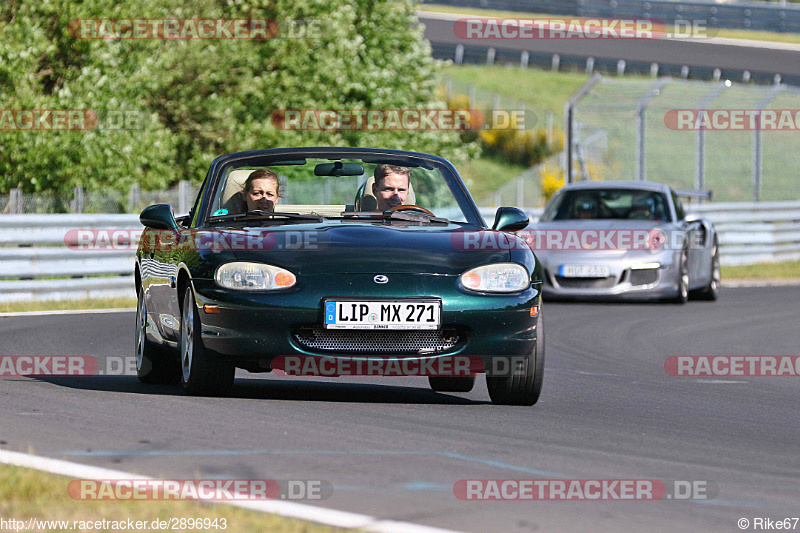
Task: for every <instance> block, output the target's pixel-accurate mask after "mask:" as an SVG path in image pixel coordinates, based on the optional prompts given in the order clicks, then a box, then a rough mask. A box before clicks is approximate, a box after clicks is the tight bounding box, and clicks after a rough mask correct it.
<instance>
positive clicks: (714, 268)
mask: <svg viewBox="0 0 800 533" xmlns="http://www.w3.org/2000/svg"><path fill="white" fill-rule="evenodd" d="M721 280H722V275H721V269H720V266H719V242H718V241H717V236H716V235H715V236H714V243H713V244H712V248H711V279H710V280H709V282H708V285H706V286H705V287H703V288H702V289H700V290H698V291H697V293H696V294H695V293H693V294H692V296H693V297H695V298H697V299H698V300H710V301H714V300H716V299H717V296H719V286H720V283H721Z"/></svg>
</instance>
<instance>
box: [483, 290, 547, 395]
mask: <svg viewBox="0 0 800 533" xmlns="http://www.w3.org/2000/svg"><path fill="white" fill-rule="evenodd" d="M544 352H545V337H544V317H543V315H542V302H541V299H540V300H539V318H538V319H537V325H536V344H535V345H534V348H533V351H532V352H531V353H530V354H528V355H527V356H526V357H525V358H524V360H523V361H522V368H520V369H517V370H515V371H514V372H513V375H511V376H489V375H487V376H486V385H487V387H488V388H489V397H490V398H491V399H492V403H495V404H498V405H534V404H535V403H536V402H537V401H538V400H539V395H540V394H541V393H542V385H543V384H544Z"/></svg>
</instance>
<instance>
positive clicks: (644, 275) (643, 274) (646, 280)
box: [630, 268, 658, 285]
mask: <svg viewBox="0 0 800 533" xmlns="http://www.w3.org/2000/svg"><path fill="white" fill-rule="evenodd" d="M630 278H631V285H650V284H651V283H655V282H656V280H658V270H656V269H655V268H647V269H643V270H631V275H630Z"/></svg>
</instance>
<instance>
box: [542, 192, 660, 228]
mask: <svg viewBox="0 0 800 533" xmlns="http://www.w3.org/2000/svg"><path fill="white" fill-rule="evenodd" d="M580 219H593V220H597V219H617V220H620V219H621V220H654V221H666V222H669V221H670V220H671V216H670V213H669V204H668V202H667V197H666V196H665V195H664V194H662V193H660V192H657V191H643V190H637V189H573V190H568V191H563V192H562V193H561V194H559V195H558V196H557V197H556V198H555V199H554V200H553V202H552V203H551V204H550V205H549V206H547V209H546V210H545V212H544V214H543V215H542V218H541V220H542V221H543V222H547V221H551V220H580Z"/></svg>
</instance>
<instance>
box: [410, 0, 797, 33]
mask: <svg viewBox="0 0 800 533" xmlns="http://www.w3.org/2000/svg"><path fill="white" fill-rule="evenodd" d="M424 3H426V4H443V5H450V6H459V7H468V8H484V9H485V8H489V7H491V8H492V9H496V10H501V11H519V12H528V13H547V14H551V15H571V16H578V17H604V18H625V19H631V18H642V19H658V20H661V21H663V22H665V23H667V24H674V23H675V21H687V20H704V21H706V25H707V26H708V27H709V28H736V29H747V30H765V31H777V32H800V5H797V4H786V5H779V4H776V3H766V2H743V1H740V2H735V3H726V4H720V3H717V2H712V1H707V2H699V1H697V0H695V1H691V2H686V1H681V2H675V1H671V0H647V1H644V0H492V2H491V5H490V4H489V3H488V2H486V0H425V2H424Z"/></svg>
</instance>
